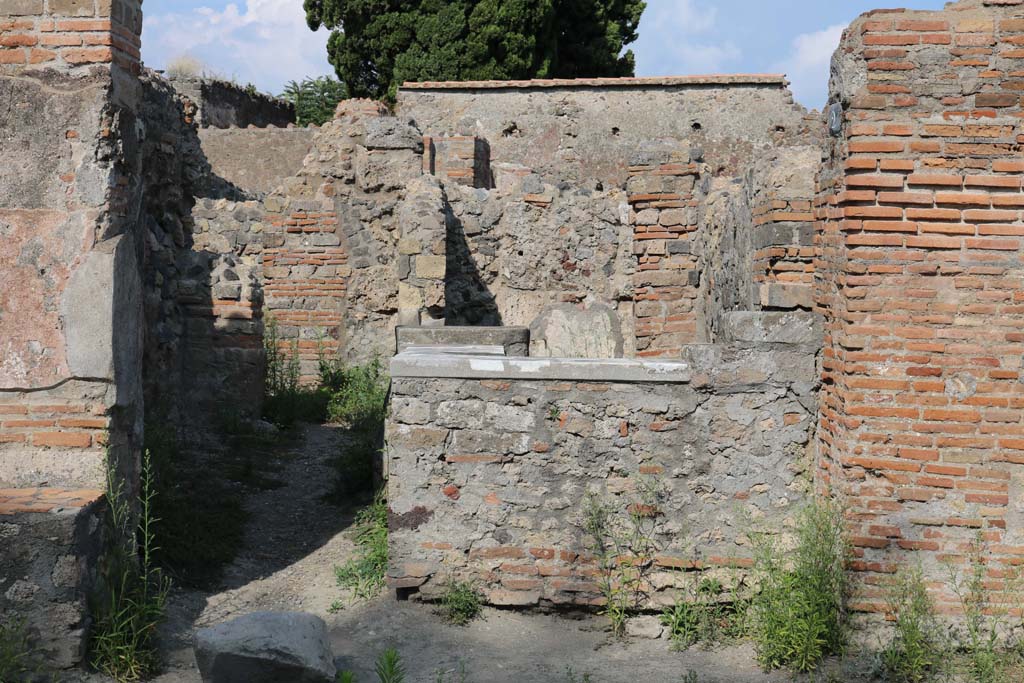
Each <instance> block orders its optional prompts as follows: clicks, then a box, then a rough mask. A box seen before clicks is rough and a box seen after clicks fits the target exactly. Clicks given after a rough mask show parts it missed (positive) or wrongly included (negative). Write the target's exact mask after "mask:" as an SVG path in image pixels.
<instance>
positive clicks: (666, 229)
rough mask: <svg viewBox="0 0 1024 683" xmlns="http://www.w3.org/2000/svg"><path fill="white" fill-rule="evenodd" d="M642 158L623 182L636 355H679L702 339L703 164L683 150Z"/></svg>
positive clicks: (687, 150) (632, 167)
mask: <svg viewBox="0 0 1024 683" xmlns="http://www.w3.org/2000/svg"><path fill="white" fill-rule="evenodd" d="M641 156H642V157H643V158H638V159H634V160H633V163H632V164H631V165H630V167H629V179H628V180H627V183H626V193H627V195H628V200H629V204H630V207H631V211H630V222H631V224H632V226H633V253H634V254H635V255H636V258H637V269H636V273H635V274H634V276H633V285H634V304H635V305H634V311H635V316H636V323H635V324H636V337H637V340H636V344H637V346H636V348H637V356H639V357H679V354H680V352H681V350H682V347H683V346H684V345H686V344H693V343H696V342H700V341H705V338H704V335H705V330H704V325H703V322H702V321H701V320H700V319H699V318H700V316H699V312H698V309H697V305H696V304H697V297H698V294H699V291H698V290H699V284H700V270H699V268H698V258H697V254H696V253H695V250H694V249H693V238H694V234H695V233H696V231H697V205H698V203H699V198H698V197H697V192H698V190H697V181H698V180H699V178H700V175H701V166H700V165H699V164H697V163H695V162H694V161H693V160H692V159H691V157H690V152H689V149H686V148H682V149H671V150H662V151H660V152H657V153H652V154H643V155H641Z"/></svg>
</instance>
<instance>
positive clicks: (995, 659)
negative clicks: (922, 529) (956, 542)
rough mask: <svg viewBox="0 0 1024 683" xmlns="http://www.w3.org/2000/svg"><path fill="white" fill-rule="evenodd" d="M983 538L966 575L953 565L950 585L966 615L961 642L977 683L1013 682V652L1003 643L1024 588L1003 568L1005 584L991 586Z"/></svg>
mask: <svg viewBox="0 0 1024 683" xmlns="http://www.w3.org/2000/svg"><path fill="white" fill-rule="evenodd" d="M986 556H987V553H986V552H985V546H984V541H983V539H982V538H981V536H980V534H979V536H978V538H977V539H975V541H974V543H973V544H972V546H971V552H970V562H969V564H968V568H967V571H966V572H961V571H959V570H958V569H957V567H955V566H953V565H949V568H948V569H949V582H948V585H949V586H950V587H951V588H952V589H953V593H954V594H956V596H957V599H958V600H959V602H960V608H961V610H962V611H963V622H962V623H963V633H962V634H960V641H961V643H962V645H963V648H964V650H965V651H966V655H967V671H968V674H969V675H970V677H971V680H972V681H974V682H975V683H1001V682H1002V681H1006V680H1010V678H1011V677H1010V676H1009V675H1008V674H1007V673H1006V671H1005V670H1006V669H1008V668H1009V667H1010V666H1012V665H1013V664H1014V662H1013V661H1012V659H1013V654H1014V653H1012V652H1008V651H1005V650H1004V649H1003V648H1002V643H1003V641H1004V640H1007V639H1008V638H1009V636H1010V632H1011V631H1012V630H1013V629H1012V628H1011V626H1016V625H1019V622H1018V623H1017V624H1011V623H1010V607H1011V606H1012V605H1013V602H1014V601H1015V599H1016V596H1017V594H1018V592H1019V591H1018V589H1019V588H1020V574H1019V571H1018V570H1015V569H1013V568H1011V567H1001V568H1000V569H1001V574H1002V583H1001V584H995V585H988V581H989V576H988V563H987V560H986Z"/></svg>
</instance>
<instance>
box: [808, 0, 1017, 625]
mask: <svg viewBox="0 0 1024 683" xmlns="http://www.w3.org/2000/svg"><path fill="white" fill-rule="evenodd" d="M1021 5H1022V3H1021V2H1020V0H983V2H982V3H980V4H975V5H970V6H968V5H967V4H966V3H961V4H960V5H954V6H952V7H950V8H948V9H947V10H946V11H942V12H908V11H903V10H897V11H879V12H874V13H871V14H868V15H865V16H863V17H861V18H860V19H859V20H858V21H856V22H855V23H854V24H853V25H852V27H851V28H850V29H849V30H848V31H847V33H846V35H845V36H844V39H843V42H842V45H841V46H840V51H841V52H842V53H844V54H845V55H846V57H847V58H846V59H844V60H843V62H842V63H843V64H844V66H843V67H842V70H841V73H840V74H839V75H838V77H837V78H836V79H834V81H833V84H834V88H833V93H832V98H831V101H832V102H836V103H841V104H842V105H843V107H844V111H843V114H842V117H843V119H844V121H843V126H842V131H841V132H840V133H839V135H838V136H836V137H834V138H833V139H832V144H831V150H830V151H831V157H830V160H829V161H828V163H826V165H825V167H824V169H823V170H822V173H821V177H820V179H819V195H818V198H817V201H816V207H815V212H816V218H817V226H818V231H817V239H818V248H819V250H820V254H821V257H820V260H819V262H818V264H817V271H818V273H817V283H816V284H817V290H816V299H817V305H818V308H819V310H820V311H821V312H822V313H824V314H825V316H826V328H827V331H826V343H825V352H824V360H823V380H824V382H825V386H824V390H823V392H822V395H821V405H820V429H819V431H818V434H819V453H820V457H819V469H818V480H819V484H820V485H821V487H822V488H823V489H825V488H827V489H829V490H831V491H832V492H834V493H835V494H837V495H841V496H843V497H844V498H845V500H846V501H847V503H848V505H849V522H850V525H851V530H852V533H853V539H854V545H855V547H856V555H857V559H856V562H855V564H854V569H856V570H857V571H859V572H863V573H864V575H865V578H866V584H865V585H866V586H870V585H871V584H872V583H874V582H875V581H874V579H872V578H871V577H872V575H874V574H879V573H883V574H884V573H889V572H892V571H895V570H896V568H897V567H898V566H899V565H900V564H902V563H907V562H911V561H914V560H915V559H919V560H921V562H922V564H923V565H924V566H925V568H926V570H927V571H928V572H930V573H931V575H932V576H933V577H934V578H935V579H937V580H940V581H941V580H942V579H943V578H944V576H945V575H944V571H945V570H944V568H943V567H942V566H941V563H942V562H945V561H951V562H954V563H961V562H963V561H964V560H965V556H966V554H967V553H968V550H969V548H970V546H971V544H972V543H973V542H974V541H975V540H976V539H978V538H980V539H981V540H982V541H983V542H984V543H985V549H986V557H987V558H988V560H989V562H990V563H991V569H990V571H991V572H993V576H995V573H996V572H998V570H999V567H1000V566H1001V565H1008V564H1016V563H1017V562H1018V561H1019V555H1020V553H1021V552H1022V551H1024V526H1022V524H1021V522H1022V520H1021V519H1019V518H1017V517H1016V516H1015V514H1014V513H1013V512H1012V511H1013V509H1014V508H1013V507H1012V505H1013V502H1014V501H1019V500H1020V499H1021V497H1022V496H1024V488H1022V483H1024V470H1022V468H1021V464H1024V411H1022V410H1021V409H1022V408H1024V383H1022V380H1024V373H1022V367H1021V364H1022V354H1024V345H1022V344H1021V342H1022V341H1024V334H1022V329H1024V276H1022V262H1021V260H1022V256H1024V242H1022V240H1021V238H1022V237H1024V221H1022V218H1024V216H1022V210H1024V194H1022V192H1021V190H1022V185H1021V171H1022V170H1024V165H1022V164H1021V162H1020V149H1021V143H1022V142H1024V135H1022V129H1021V122H1022V118H1024V109H1022V106H1021V105H1022V95H1021V90H1020V85H1021V80H1020V74H1021V73H1022V71H1021V70H1022V69H1024V51H1022V50H1021V49H1020V47H1019V46H1020V44H1021V41H1022V40H1024V20H1022V18H1021ZM851 83H860V84H863V87H860V88H858V89H856V90H849V89H846V88H847V87H848V86H847V85H846V84H851ZM878 598H879V594H878V593H877V592H873V591H872V590H870V589H867V590H865V591H863V592H862V594H861V596H860V599H859V600H858V602H857V604H856V606H857V607H858V608H860V609H863V610H879V609H881V602H880V600H879V599H878ZM937 598H938V599H939V600H940V601H941V602H942V604H941V605H940V608H941V609H944V610H945V609H949V610H951V609H955V601H954V600H953V597H952V596H950V595H949V594H947V593H943V592H939V593H937Z"/></svg>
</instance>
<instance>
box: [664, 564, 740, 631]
mask: <svg viewBox="0 0 1024 683" xmlns="http://www.w3.org/2000/svg"><path fill="white" fill-rule="evenodd" d="M724 594H725V587H724V586H723V585H722V583H721V581H719V580H718V579H712V578H703V579H701V580H700V581H699V582H698V583H697V586H696V589H695V590H694V591H693V595H690V596H687V598H688V599H685V600H684V599H679V600H676V602H675V604H674V605H672V606H671V607H667V608H665V610H664V611H663V612H662V614H661V624H662V625H663V626H664V627H665V628H667V629H668V633H669V637H670V638H671V639H672V643H673V645H675V646H676V647H677V648H687V647H689V646H691V645H694V644H696V643H706V644H708V645H711V644H714V643H718V642H721V641H723V640H726V639H731V638H737V637H740V636H741V635H743V633H744V632H745V628H746V617H747V604H748V603H747V601H746V600H744V599H741V598H740V597H739V596H738V595H737V593H736V590H735V589H734V590H733V592H732V595H731V597H729V598H728V599H723V598H725V597H726V596H724Z"/></svg>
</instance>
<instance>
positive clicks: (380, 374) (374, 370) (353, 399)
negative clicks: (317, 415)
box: [320, 358, 388, 430]
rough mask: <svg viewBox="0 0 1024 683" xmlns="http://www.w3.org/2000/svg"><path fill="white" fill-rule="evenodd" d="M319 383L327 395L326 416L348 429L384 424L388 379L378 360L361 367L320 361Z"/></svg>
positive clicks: (371, 427) (370, 427)
mask: <svg viewBox="0 0 1024 683" xmlns="http://www.w3.org/2000/svg"><path fill="white" fill-rule="evenodd" d="M320 381H321V384H322V386H323V387H324V388H325V389H326V390H327V391H328V392H329V393H330V396H331V399H330V403H328V406H327V416H328V418H329V419H331V420H332V421H334V422H341V423H344V424H346V425H348V426H349V427H350V428H352V429H357V430H365V429H376V428H377V426H378V425H379V424H380V423H381V422H383V420H384V410H385V406H386V402H387V394H388V377H387V374H386V373H385V372H384V364H383V363H382V362H381V360H380V358H373V359H372V360H370V361H369V362H368V363H366V364H364V365H351V366H345V365H342V364H340V363H338V362H334V361H327V360H324V359H321V361H320Z"/></svg>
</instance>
